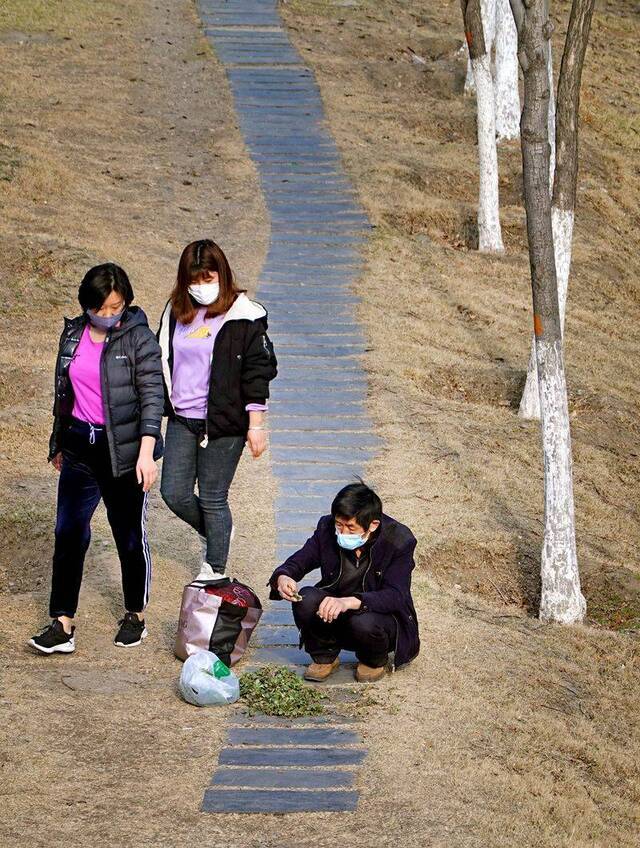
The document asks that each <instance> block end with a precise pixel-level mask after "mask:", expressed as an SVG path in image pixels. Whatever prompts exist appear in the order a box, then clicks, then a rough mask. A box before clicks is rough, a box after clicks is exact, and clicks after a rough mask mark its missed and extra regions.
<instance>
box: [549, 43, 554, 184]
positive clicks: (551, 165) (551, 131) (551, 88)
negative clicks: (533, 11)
mask: <svg viewBox="0 0 640 848" xmlns="http://www.w3.org/2000/svg"><path fill="white" fill-rule="evenodd" d="M547 71H548V74H549V147H550V159H549V194H553V178H554V175H555V173H556V92H555V88H554V85H553V51H552V50H551V39H549V41H548V42H547Z"/></svg>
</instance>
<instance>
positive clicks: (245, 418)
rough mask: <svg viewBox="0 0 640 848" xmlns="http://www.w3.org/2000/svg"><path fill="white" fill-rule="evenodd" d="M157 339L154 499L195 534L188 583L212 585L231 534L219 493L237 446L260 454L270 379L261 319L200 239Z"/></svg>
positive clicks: (272, 361) (270, 355) (222, 260)
mask: <svg viewBox="0 0 640 848" xmlns="http://www.w3.org/2000/svg"><path fill="white" fill-rule="evenodd" d="M158 338H159V341H160V346H161V348H162V364H163V375H164V380H165V390H166V412H167V415H168V416H169V424H168V426H167V444H166V449H165V457H164V462H163V467H162V483H161V492H162V497H163V498H164V500H165V502H166V504H167V505H168V507H169V508H170V509H171V510H172V511H173V512H174V513H175V514H176V515H178V516H179V517H180V518H182V520H183V521H185V522H186V523H187V524H190V525H191V527H193V528H194V530H196V531H197V532H198V533H199V535H200V539H201V543H202V565H201V568H200V573H199V575H198V578H197V579H200V580H211V579H214V578H219V579H220V578H223V577H225V574H226V563H227V556H228V553H229V542H230V540H231V533H232V522H231V512H230V510H229V503H228V493H229V487H230V485H231V482H232V480H233V477H234V474H235V472H236V468H237V466H238V462H239V461H240V456H241V454H242V451H243V449H244V445H245V443H247V444H248V445H249V448H250V450H251V453H252V455H253V457H254V458H257V457H259V456H260V455H261V454H262V453H263V451H264V449H265V447H266V432H265V424H264V419H265V413H266V411H267V399H268V397H269V382H270V381H271V380H272V379H273V378H274V377H275V376H276V374H277V363H276V357H275V355H274V352H273V346H272V344H271V341H270V339H269V336H268V335H267V312H266V310H265V309H264V307H263V306H261V305H260V304H259V303H255V302H254V301H252V300H249V298H248V297H247V295H246V294H245V293H244V291H242V290H241V289H239V288H237V287H236V285H235V282H234V278H233V273H232V271H231V268H230V267H229V263H228V261H227V257H226V256H225V255H224V253H223V251H222V249H221V248H220V247H219V246H218V245H217V244H215V242H213V241H210V240H209V239H203V240H201V241H195V242H192V243H191V244H189V245H187V247H186V248H185V249H184V251H183V253H182V256H181V258H180V263H179V265H178V276H177V280H176V284H175V286H174V288H173V291H172V293H171V298H170V300H169V302H168V304H167V307H166V309H165V311H164V313H163V315H162V319H161V322H160V330H159V333H158ZM196 483H197V486H198V494H197V495H196V492H195V487H196Z"/></svg>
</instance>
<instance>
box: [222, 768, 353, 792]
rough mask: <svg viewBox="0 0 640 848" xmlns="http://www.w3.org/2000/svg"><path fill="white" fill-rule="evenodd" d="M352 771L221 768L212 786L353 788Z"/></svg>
mask: <svg viewBox="0 0 640 848" xmlns="http://www.w3.org/2000/svg"><path fill="white" fill-rule="evenodd" d="M354 778H355V772H353V771H346V770H338V769H328V768H319V769H314V768H306V769H300V768H262V769H249V768H244V769H243V768H220V769H218V770H217V771H216V773H215V774H214V776H213V779H212V781H211V783H212V785H213V786H237V787H253V788H256V789H259V788H265V789H325V790H333V789H345V788H347V787H349V786H352V785H353V782H354Z"/></svg>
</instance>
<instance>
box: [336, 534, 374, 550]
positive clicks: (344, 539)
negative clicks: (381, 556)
mask: <svg viewBox="0 0 640 848" xmlns="http://www.w3.org/2000/svg"><path fill="white" fill-rule="evenodd" d="M336 538H337V539H338V544H339V545H340V547H341V548H344V549H345V550H346V551H355V549H356V548H361V547H362V546H363V545H364V544H365V542H366V541H367V540H366V538H365V537H364V536H363V535H360V533H339V532H338V531H337V530H336Z"/></svg>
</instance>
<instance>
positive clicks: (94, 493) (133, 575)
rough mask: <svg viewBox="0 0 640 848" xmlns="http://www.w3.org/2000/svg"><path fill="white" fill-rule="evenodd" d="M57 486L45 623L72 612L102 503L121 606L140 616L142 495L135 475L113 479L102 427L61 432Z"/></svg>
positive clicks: (145, 563) (147, 575) (146, 576)
mask: <svg viewBox="0 0 640 848" xmlns="http://www.w3.org/2000/svg"><path fill="white" fill-rule="evenodd" d="M62 456H63V459H62V470H61V472H60V480H59V482H58V515H57V520H56V531H55V549H54V554H53V576H52V580H51V601H50V604H49V614H50V615H51V618H57V617H58V616H59V615H68V616H69V617H73V616H74V615H75V613H76V610H77V608H78V596H79V594H80V584H81V583H82V571H83V567H84V558H85V555H86V553H87V548H88V547H89V542H90V541H91V518H92V516H93V513H94V512H95V510H96V507H97V506H98V504H99V503H100V499H101V498H102V499H103V500H104V504H105V506H106V508H107V518H108V519H109V524H110V526H111V531H112V532H113V538H114V539H115V543H116V547H117V549H118V556H119V557H120V567H121V570H122V588H123V591H124V605H125V608H126V609H127V610H128V611H129V612H142V611H143V610H144V608H145V607H146V605H147V602H148V600H149V586H150V584H151V555H150V553H149V544H148V542H147V534H146V526H145V525H146V517H147V495H146V494H145V493H144V492H143V491H142V487H141V486H140V485H139V483H138V481H137V479H136V474H135V471H130V472H129V473H127V474H124V475H123V476H122V477H114V476H113V472H112V470H111V458H110V455H109V445H108V443H107V434H106V431H105V429H104V427H101V425H99V424H97V425H95V427H92V425H90V424H86V423H85V422H83V421H76V420H75V419H74V421H73V423H72V424H70V425H69V426H68V427H66V428H65V431H64V435H63V446H62Z"/></svg>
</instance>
